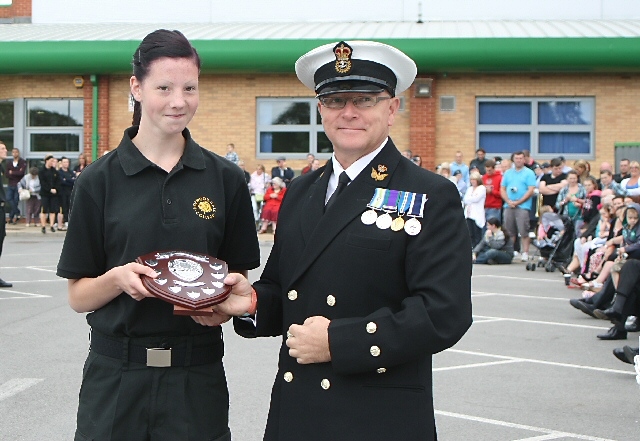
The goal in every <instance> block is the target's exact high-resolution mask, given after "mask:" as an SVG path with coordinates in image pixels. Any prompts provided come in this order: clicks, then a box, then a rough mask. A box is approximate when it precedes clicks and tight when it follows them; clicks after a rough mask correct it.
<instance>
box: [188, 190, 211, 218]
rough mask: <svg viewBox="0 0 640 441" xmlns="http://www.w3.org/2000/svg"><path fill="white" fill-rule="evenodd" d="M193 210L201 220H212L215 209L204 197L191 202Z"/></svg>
mask: <svg viewBox="0 0 640 441" xmlns="http://www.w3.org/2000/svg"><path fill="white" fill-rule="evenodd" d="M193 210H194V211H195V212H196V214H197V215H198V216H200V217H201V218H202V219H213V218H214V216H215V215H216V207H215V205H213V202H211V200H210V199H209V198H207V197H205V196H203V197H201V198H198V199H196V200H195V201H193Z"/></svg>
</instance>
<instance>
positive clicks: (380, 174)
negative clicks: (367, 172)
mask: <svg viewBox="0 0 640 441" xmlns="http://www.w3.org/2000/svg"><path fill="white" fill-rule="evenodd" d="M386 171H387V166H386V165H382V164H380V165H378V170H376V169H375V168H371V177H372V178H373V179H375V180H376V181H383V180H384V179H385V178H386V177H387V176H389V174H388V173H385V172H386Z"/></svg>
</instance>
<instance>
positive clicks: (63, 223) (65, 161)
mask: <svg viewBox="0 0 640 441" xmlns="http://www.w3.org/2000/svg"><path fill="white" fill-rule="evenodd" d="M58 176H59V177H60V187H59V189H60V193H59V194H58V200H59V202H60V208H61V211H60V212H59V213H58V230H62V231H65V230H66V229H67V225H68V223H69V205H70V203H71V191H72V190H73V184H75V182H76V174H75V173H74V172H73V171H71V170H70V169H69V158H67V157H64V156H63V157H62V158H60V170H58Z"/></svg>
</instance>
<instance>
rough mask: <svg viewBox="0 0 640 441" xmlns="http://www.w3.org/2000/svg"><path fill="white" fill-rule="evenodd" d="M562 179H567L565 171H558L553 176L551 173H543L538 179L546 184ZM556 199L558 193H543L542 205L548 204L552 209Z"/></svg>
mask: <svg viewBox="0 0 640 441" xmlns="http://www.w3.org/2000/svg"><path fill="white" fill-rule="evenodd" d="M563 179H567V174H566V173H560V174H559V175H558V176H556V177H555V178H554V177H553V176H552V175H551V173H545V174H544V175H542V177H541V178H540V181H544V182H545V183H546V184H547V185H553V184H559V183H560V182H562V180H563ZM557 200H558V193H556V194H543V195H542V205H550V206H551V208H553V210H554V211H555V210H556V201H557Z"/></svg>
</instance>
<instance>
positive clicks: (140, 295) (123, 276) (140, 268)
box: [110, 262, 158, 301]
mask: <svg viewBox="0 0 640 441" xmlns="http://www.w3.org/2000/svg"><path fill="white" fill-rule="evenodd" d="M110 271H113V276H114V277H115V283H116V285H117V286H118V288H120V290H121V291H123V292H125V293H126V294H128V295H130V296H131V298H132V299H133V300H138V301H140V300H142V299H144V298H145V297H154V295H153V294H151V293H150V292H149V291H147V289H146V288H145V287H144V285H143V284H142V279H141V278H140V276H141V275H143V274H144V275H145V276H149V277H151V278H154V279H155V278H156V277H157V276H158V274H157V273H156V272H155V271H154V270H153V269H152V268H150V267H148V266H145V265H141V264H139V263H136V262H131V263H127V264H126V265H123V266H117V267H115V268H113V269H111V270H110Z"/></svg>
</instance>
